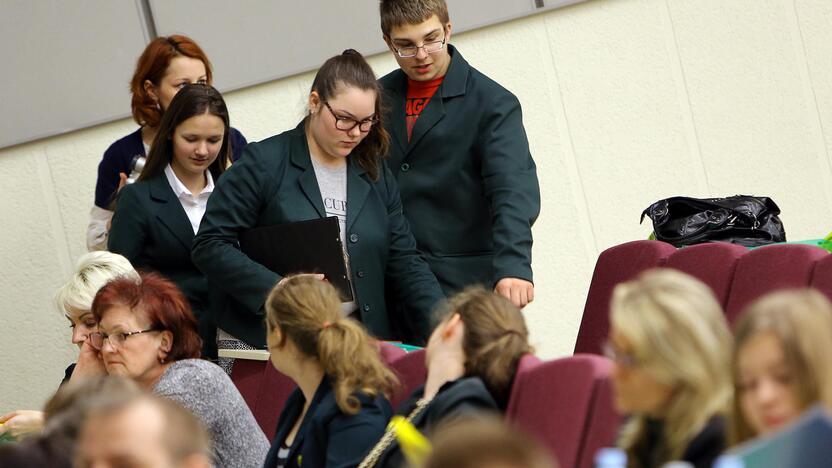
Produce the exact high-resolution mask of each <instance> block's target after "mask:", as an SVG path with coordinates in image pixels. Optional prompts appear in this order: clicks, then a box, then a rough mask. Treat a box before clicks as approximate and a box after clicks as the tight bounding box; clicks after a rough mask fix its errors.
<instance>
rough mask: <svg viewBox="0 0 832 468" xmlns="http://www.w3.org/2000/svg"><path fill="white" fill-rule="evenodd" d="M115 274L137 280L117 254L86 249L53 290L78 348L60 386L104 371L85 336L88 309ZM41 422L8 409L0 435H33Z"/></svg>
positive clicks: (92, 326)
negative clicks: (85, 252)
mask: <svg viewBox="0 0 832 468" xmlns="http://www.w3.org/2000/svg"><path fill="white" fill-rule="evenodd" d="M118 277H125V278H132V279H134V280H138V279H139V274H138V273H136V270H134V269H133V266H132V265H130V262H129V261H128V260H127V259H126V258H124V257H122V256H121V255H118V254H114V253H110V252H90V253H87V254H84V255H82V256H81V257H80V258H79V259H78V261H77V262H76V264H75V271H74V272H73V274H72V276H70V277H69V279H68V280H67V281H66V283H64V284H63V286H61V287H60V289H58V292H57V293H55V304H56V305H57V307H58V310H59V311H60V312H63V314H64V317H66V319H67V320H68V321H69V329H70V330H71V331H72V334H71V337H70V339H71V340H72V344H74V345H75V346H77V347H78V359H77V361H76V362H74V363H72V364H70V365H69V367H67V368H66V371H64V378H63V380H62V381H61V385H63V384H65V383H67V382H69V381H70V380H72V381H76V380H78V379H81V378H83V377H86V376H90V375H99V374H101V373H102V372H103V371H104V366H103V364H102V363H101V357H100V356H99V354H98V351H97V350H95V349H93V347H92V346H91V345H90V341H89V339H88V338H89V335H90V333H92V332H94V331H96V329H97V328H98V320H97V319H96V318H95V316H94V315H93V313H92V311H91V310H90V309H92V301H93V299H94V298H95V294H96V293H97V292H98V290H99V289H101V287H102V286H104V285H105V284H107V282H109V281H110V280H113V279H115V278H118ZM43 421H44V415H43V412H42V411H35V410H17V411H12V412H11V413H7V414H4V415H2V416H0V437H12V438H14V439H22V438H24V437H27V436H30V435H33V434H36V433H38V432H40V430H41V429H42V428H43Z"/></svg>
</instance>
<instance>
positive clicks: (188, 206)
mask: <svg viewBox="0 0 832 468" xmlns="http://www.w3.org/2000/svg"><path fill="white" fill-rule="evenodd" d="M165 177H167V178H168V184H170V188H172V189H173V194H174V195H176V198H178V199H179V203H181V204H182V208H183V209H184V210H185V214H186V215H188V219H189V220H190V221H191V227H192V228H193V229H194V235H196V232H197V231H199V223H200V222H201V221H202V217H203V216H205V207H206V206H208V197H209V196H211V192H213V191H214V178H213V177H212V176H211V171H205V179H206V180H207V183H206V184H205V188H204V189H202V192H200V193H199V195H196V196H194V195H193V194H192V193H191V191H190V190H188V188H187V187H185V184H183V183H182V181H181V180H179V177H176V174H175V173H174V172H173V169H172V168H171V167H170V164H168V165H167V166H166V167H165Z"/></svg>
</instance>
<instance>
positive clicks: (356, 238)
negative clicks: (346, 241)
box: [350, 233, 358, 244]
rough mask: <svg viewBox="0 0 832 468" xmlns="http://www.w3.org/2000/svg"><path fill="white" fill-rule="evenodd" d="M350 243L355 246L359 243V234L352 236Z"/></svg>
mask: <svg viewBox="0 0 832 468" xmlns="http://www.w3.org/2000/svg"><path fill="white" fill-rule="evenodd" d="M350 242H352V243H353V244H355V243H356V242H358V234H355V233H353V234H350Z"/></svg>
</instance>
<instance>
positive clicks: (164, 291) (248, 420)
mask: <svg viewBox="0 0 832 468" xmlns="http://www.w3.org/2000/svg"><path fill="white" fill-rule="evenodd" d="M92 313H93V315H95V318H96V319H97V320H98V332H96V333H92V334H90V342H91V344H92V345H93V347H95V348H97V349H98V350H99V351H100V353H101V358H102V359H103V361H104V367H105V369H106V370H107V373H108V374H110V375H118V376H121V377H127V378H130V379H133V380H134V381H135V382H136V383H138V384H139V386H140V387H142V388H144V389H146V390H149V391H153V393H155V394H157V395H160V396H163V397H167V398H170V399H172V400H175V401H177V402H178V403H180V404H182V405H183V406H184V407H186V408H188V409H189V410H190V411H191V412H193V413H194V414H195V415H197V416H198V417H199V418H201V419H202V422H203V423H204V424H205V426H206V427H207V428H208V430H209V432H210V434H211V438H212V442H213V444H212V445H213V451H214V463H215V465H216V466H217V467H225V466H228V467H259V466H262V464H263V460H264V459H265V458H266V453H267V452H268V450H269V442H268V440H267V439H266V436H265V435H264V434H263V431H262V430H261V429H260V427H259V426H258V425H257V422H256V421H255V419H254V416H253V415H252V414H251V411H250V410H249V408H248V406H246V403H245V401H244V400H243V397H242V396H241V395H240V393H239V392H238V391H237V388H236V387H235V386H234V383H232V382H231V379H230V378H229V377H228V375H227V374H226V373H225V371H223V370H222V369H220V368H219V366H217V365H215V364H213V363H211V362H208V361H204V360H201V359H197V358H198V357H199V353H200V348H201V346H202V340H201V339H200V337H199V334H198V333H197V328H196V319H195V318H194V316H193V314H192V313H191V310H190V307H189V306H188V302H187V300H186V299H185V297H184V296H183V295H182V293H181V292H180V291H179V289H178V288H177V287H176V285H174V284H173V283H171V282H170V281H168V280H166V279H163V278H162V277H161V276H158V275H156V274H153V273H148V274H143V275H142V276H141V281H136V280H134V279H117V280H115V281H112V282H110V283H108V284H107V285H106V286H104V287H103V288H102V289H101V290H100V291H99V292H98V294H97V295H96V297H95V301H93V304H92Z"/></svg>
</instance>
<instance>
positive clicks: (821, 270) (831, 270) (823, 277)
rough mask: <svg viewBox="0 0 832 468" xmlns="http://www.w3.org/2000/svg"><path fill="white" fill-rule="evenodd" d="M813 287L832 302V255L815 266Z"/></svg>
mask: <svg viewBox="0 0 832 468" xmlns="http://www.w3.org/2000/svg"><path fill="white" fill-rule="evenodd" d="M811 285H812V287H813V288H815V289H817V290H818V291H820V292H822V293H824V294H826V297H828V298H829V300H830V301H832V255H827V256H826V257H824V258H822V259H821V260H819V261H818V262H817V263H816V264H815V271H814V273H812V283H811Z"/></svg>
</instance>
